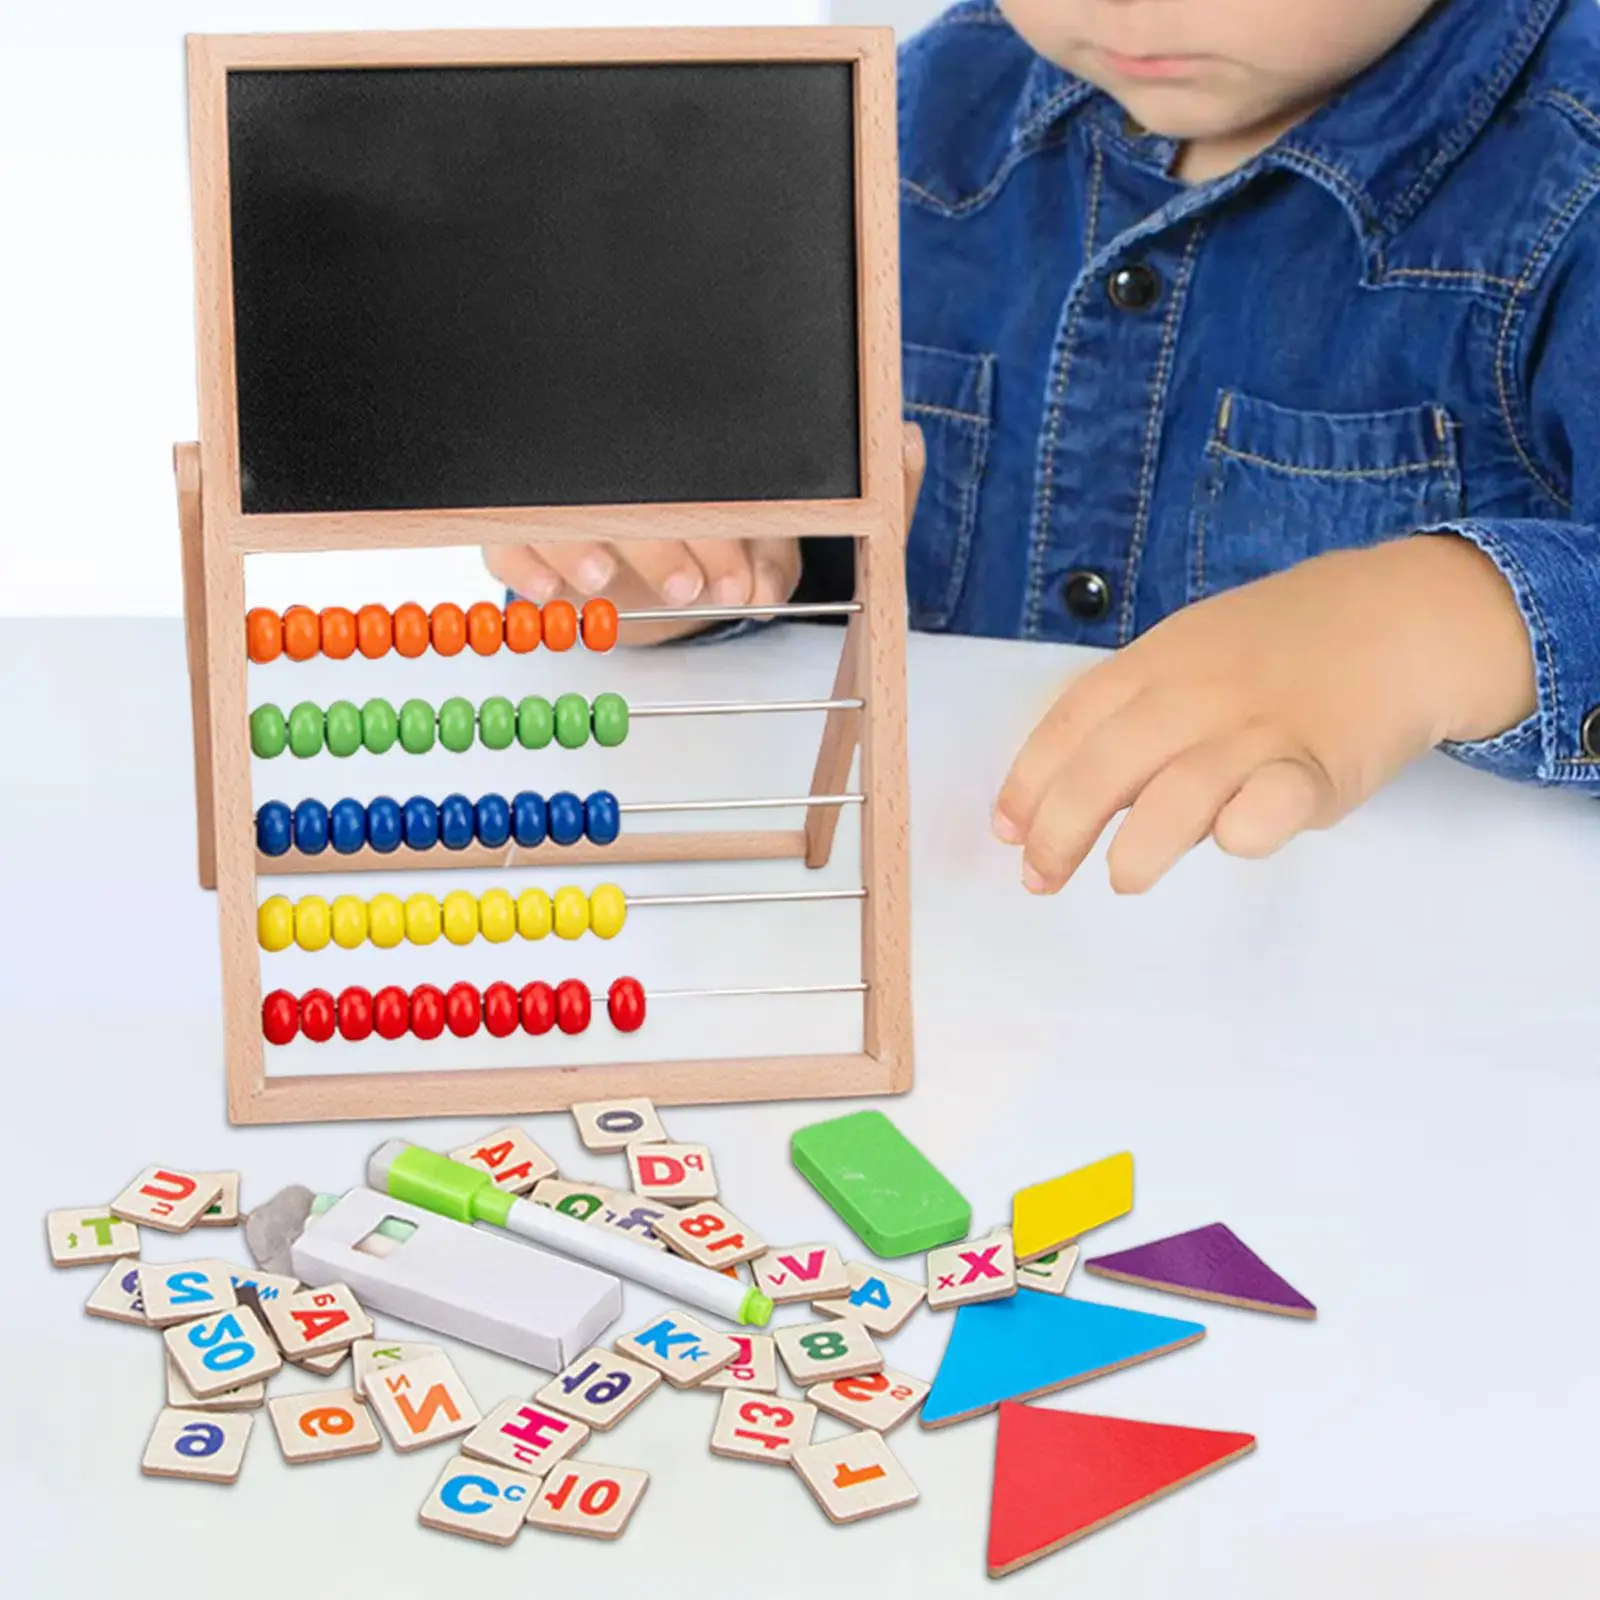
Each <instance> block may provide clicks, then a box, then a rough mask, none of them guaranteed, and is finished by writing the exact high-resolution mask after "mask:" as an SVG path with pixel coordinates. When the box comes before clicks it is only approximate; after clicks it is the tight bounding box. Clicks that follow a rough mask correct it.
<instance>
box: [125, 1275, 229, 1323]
mask: <svg viewBox="0 0 1600 1600" xmlns="http://www.w3.org/2000/svg"><path fill="white" fill-rule="evenodd" d="M139 1287H140V1289H141V1291H142V1293H143V1295H144V1313H145V1317H146V1319H147V1320H148V1321H149V1323H150V1325H151V1327H153V1328H170V1327H171V1326H172V1325H173V1324H174V1323H175V1322H192V1321H193V1320H194V1319H195V1318H196V1317H206V1316H210V1314H211V1313H212V1312H213V1311H228V1310H231V1309H232V1308H233V1307H234V1306H236V1305H237V1304H238V1303H239V1301H238V1297H237V1295H236V1294H235V1293H234V1288H233V1268H232V1267H231V1266H230V1265H229V1264H228V1263H227V1262H226V1261H185V1262H182V1263H179V1264H178V1265H175V1266H156V1265H155V1264H154V1263H153V1262H149V1261H147V1262H145V1264H144V1266H143V1267H142V1268H141V1269H140V1272H139Z"/></svg>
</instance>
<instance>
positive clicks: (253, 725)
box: [250, 705, 289, 761]
mask: <svg viewBox="0 0 1600 1600" xmlns="http://www.w3.org/2000/svg"><path fill="white" fill-rule="evenodd" d="M288 742H289V730H288V728H286V727H285V726H284V721H283V713H282V712H281V711H280V710H279V709H278V708H277V707H276V706H274V705H265V706H257V707H256V708H255V710H254V711H252V712H251V713H250V748H251V749H252V750H253V751H255V753H256V754H257V755H258V756H260V757H261V759H262V760H263V761H270V760H272V758H273V757H274V756H281V755H282V754H283V747H284V746H285V745H286V744H288Z"/></svg>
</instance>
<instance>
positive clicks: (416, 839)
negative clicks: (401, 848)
mask: <svg viewBox="0 0 1600 1600" xmlns="http://www.w3.org/2000/svg"><path fill="white" fill-rule="evenodd" d="M405 829H406V845H407V847H408V848H409V849H412V850H431V849H433V847H434V846H435V845H436V844H438V842H439V808H438V806H436V805H435V804H434V803H433V801H431V800H430V799H428V798H427V796H426V795H420V794H414V795H412V797H411V798H410V799H409V800H407V801H406V807H405Z"/></svg>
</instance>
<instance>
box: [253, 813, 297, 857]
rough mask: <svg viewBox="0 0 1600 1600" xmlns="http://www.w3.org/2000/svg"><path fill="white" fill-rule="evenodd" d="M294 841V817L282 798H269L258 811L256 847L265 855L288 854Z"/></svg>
mask: <svg viewBox="0 0 1600 1600" xmlns="http://www.w3.org/2000/svg"><path fill="white" fill-rule="evenodd" d="M293 842H294V817H293V815H292V814H291V813H290V810H289V808H288V806H286V805H285V804H284V803H283V801H281V800H269V801H267V803H266V804H265V805H264V806H262V808H261V809H260V810H259V811H258V812H256V849H257V850H259V851H260V852H261V853H262V855H264V856H281V855H287V854H288V851H289V846H290V845H291V844H292V843H293Z"/></svg>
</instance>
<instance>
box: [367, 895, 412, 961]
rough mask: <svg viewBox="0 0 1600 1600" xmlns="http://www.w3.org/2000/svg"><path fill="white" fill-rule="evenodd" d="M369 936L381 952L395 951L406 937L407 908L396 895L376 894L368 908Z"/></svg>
mask: <svg viewBox="0 0 1600 1600" xmlns="http://www.w3.org/2000/svg"><path fill="white" fill-rule="evenodd" d="M367 936H368V937H369V938H370V939H371V940H372V942H373V943H374V944H375V945H377V947H378V948H379V949H380V950H393V949H394V947H395V946H396V945H397V944H399V943H400V941H401V940H402V939H404V938H405V936H406V908H405V907H404V906H403V905H401V904H400V897H399V895H396V894H375V895H373V897H372V899H371V901H370V902H369V904H368V906H367Z"/></svg>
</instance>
